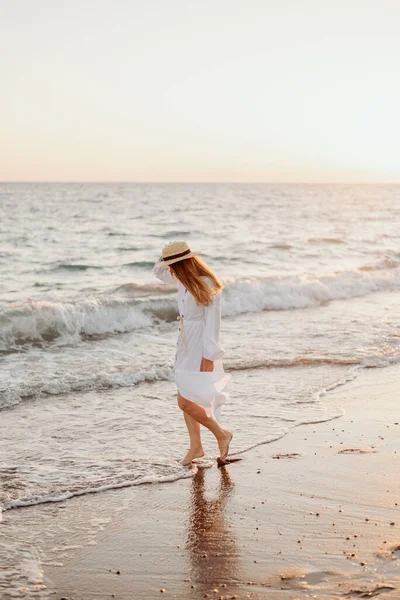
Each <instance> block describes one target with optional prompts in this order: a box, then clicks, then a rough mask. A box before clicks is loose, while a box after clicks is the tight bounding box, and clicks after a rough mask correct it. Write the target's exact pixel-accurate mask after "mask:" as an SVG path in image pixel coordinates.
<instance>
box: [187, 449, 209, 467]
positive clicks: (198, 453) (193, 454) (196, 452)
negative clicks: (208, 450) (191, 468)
mask: <svg viewBox="0 0 400 600" xmlns="http://www.w3.org/2000/svg"><path fill="white" fill-rule="evenodd" d="M202 456H204V450H203V448H202V447H200V448H194V449H190V450H189V452H188V453H187V454H186V456H185V458H184V459H183V460H182V464H183V465H189V464H190V463H191V462H192V460H193V459H194V458H201V457H202Z"/></svg>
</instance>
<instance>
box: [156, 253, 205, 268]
mask: <svg viewBox="0 0 400 600" xmlns="http://www.w3.org/2000/svg"><path fill="white" fill-rule="evenodd" d="M192 256H200V252H196V251H194V252H191V253H190V254H186V256H180V257H179V258H171V259H170V260H163V261H162V263H161V264H163V265H165V266H168V265H172V264H173V263H176V262H178V261H180V260H185V259H186V258H191V257H192Z"/></svg>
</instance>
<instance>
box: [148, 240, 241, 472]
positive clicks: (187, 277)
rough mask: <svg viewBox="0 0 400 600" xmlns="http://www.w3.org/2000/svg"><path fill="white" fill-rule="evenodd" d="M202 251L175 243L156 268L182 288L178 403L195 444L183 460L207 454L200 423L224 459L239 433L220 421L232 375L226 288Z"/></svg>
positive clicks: (159, 275)
mask: <svg viewBox="0 0 400 600" xmlns="http://www.w3.org/2000/svg"><path fill="white" fill-rule="evenodd" d="M198 256H199V253H198V252H191V250H190V248H189V246H188V245H187V243H186V242H170V243H169V244H167V245H166V246H164V248H163V250H162V255H161V257H160V258H159V260H158V261H157V262H156V264H155V265H154V267H153V273H154V275H155V276H156V277H157V278H158V279H161V281H163V282H164V283H170V284H173V285H177V286H178V310H179V316H178V317H177V318H178V319H179V320H180V326H179V331H180V335H178V339H177V345H176V353H175V365H174V379H175V383H176V386H177V389H178V406H179V408H181V409H182V411H183V414H184V417H185V421H186V426H187V428H188V432H189V436H190V448H189V451H188V453H187V454H186V456H185V458H184V459H183V460H182V464H184V465H188V464H190V463H191V461H192V460H193V459H194V458H201V457H202V456H204V450H203V446H202V442H201V435H200V424H201V425H204V427H207V428H208V429H209V430H210V431H211V432H212V433H213V434H214V435H215V437H216V439H217V442H218V447H219V450H220V457H219V461H222V462H223V461H224V460H225V459H226V457H227V456H228V452H229V444H230V441H231V440H232V437H233V434H232V433H231V432H230V431H227V430H226V429H223V428H222V427H221V426H220V424H219V420H220V417H221V406H222V404H223V403H224V402H225V400H226V398H227V395H228V394H227V389H228V383H229V381H230V379H231V375H229V374H227V373H225V372H224V368H223V366H222V360H221V359H222V356H223V355H224V354H225V351H224V350H223V348H221V346H220V345H219V332H220V324H221V290H222V289H223V284H222V283H221V282H220V280H219V279H218V277H217V276H216V275H215V273H214V272H213V271H212V270H211V269H210V268H209V267H208V266H207V264H206V263H205V262H204V260H202V259H201V258H198Z"/></svg>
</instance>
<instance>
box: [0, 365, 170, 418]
mask: <svg viewBox="0 0 400 600" xmlns="http://www.w3.org/2000/svg"><path fill="white" fill-rule="evenodd" d="M172 379H173V369H172V366H168V365H167V366H162V367H161V366H160V367H159V366H154V367H153V368H150V369H149V370H147V371H143V370H142V371H135V370H133V369H132V370H130V369H123V370H118V371H115V370H114V369H111V370H110V371H107V370H105V369H103V370H102V371H97V372H96V371H92V372H91V373H87V372H82V373H79V372H78V373H70V372H69V371H64V372H62V371H61V369H60V370H59V371H58V372H57V376H50V377H47V376H46V375H45V374H43V375H42V377H40V376H39V375H38V376H37V377H34V378H31V379H29V380H28V381H24V382H23V383H22V382H17V383H11V384H9V385H7V386H4V387H3V388H2V387H0V410H2V409H6V408H11V407H13V406H16V405H17V404H19V403H20V402H21V401H22V400H27V399H31V398H40V397H43V396H59V395H61V394H69V393H72V392H74V393H75V392H89V391H91V390H96V391H101V390H107V389H113V388H114V389H115V388H123V387H133V386H135V385H138V384H140V383H151V382H154V381H172Z"/></svg>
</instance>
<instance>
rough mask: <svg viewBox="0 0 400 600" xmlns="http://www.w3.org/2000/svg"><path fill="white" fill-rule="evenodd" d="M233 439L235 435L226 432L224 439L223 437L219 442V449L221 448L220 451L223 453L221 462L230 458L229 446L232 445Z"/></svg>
mask: <svg viewBox="0 0 400 600" xmlns="http://www.w3.org/2000/svg"><path fill="white" fill-rule="evenodd" d="M232 438H233V433H231V432H230V431H226V430H225V431H224V437H222V438H220V439H219V440H218V447H219V451H220V453H221V456H220V457H219V459H220V460H225V458H226V457H227V456H228V452H229V444H230V443H231V441H232Z"/></svg>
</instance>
